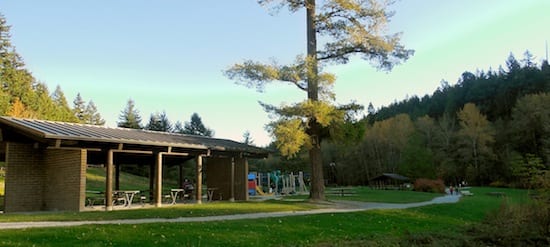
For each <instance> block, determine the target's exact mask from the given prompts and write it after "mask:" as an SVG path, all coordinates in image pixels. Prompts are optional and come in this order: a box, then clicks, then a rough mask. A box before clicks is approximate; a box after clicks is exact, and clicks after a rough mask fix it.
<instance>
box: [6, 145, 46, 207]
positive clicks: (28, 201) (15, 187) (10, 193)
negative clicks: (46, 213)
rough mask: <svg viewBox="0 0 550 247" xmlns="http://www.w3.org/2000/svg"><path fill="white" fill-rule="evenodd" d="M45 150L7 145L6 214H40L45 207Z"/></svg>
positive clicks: (28, 146) (29, 146)
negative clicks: (30, 212) (34, 212)
mask: <svg viewBox="0 0 550 247" xmlns="http://www.w3.org/2000/svg"><path fill="white" fill-rule="evenodd" d="M42 158H43V151H42V150H40V149H35V148H33V145H32V144H23V143H7V146H6V167H7V168H6V169H7V171H6V184H5V205H4V210H5V212H26V211H40V210H43V209H44V208H45V205H44V200H43V197H42V195H43V193H44V181H45V179H46V178H45V172H44V170H45V169H44V166H43V165H42V164H43V162H42Z"/></svg>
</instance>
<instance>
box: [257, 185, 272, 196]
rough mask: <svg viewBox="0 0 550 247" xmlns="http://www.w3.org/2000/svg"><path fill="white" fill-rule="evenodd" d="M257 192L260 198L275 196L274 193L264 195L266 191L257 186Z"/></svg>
mask: <svg viewBox="0 0 550 247" xmlns="http://www.w3.org/2000/svg"><path fill="white" fill-rule="evenodd" d="M256 192H258V195H260V196H271V195H273V193H271V194H266V193H264V191H263V190H262V187H260V186H257V185H256Z"/></svg>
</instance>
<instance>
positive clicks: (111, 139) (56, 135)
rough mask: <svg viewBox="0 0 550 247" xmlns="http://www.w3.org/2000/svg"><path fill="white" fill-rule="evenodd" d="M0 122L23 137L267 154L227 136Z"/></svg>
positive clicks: (30, 121)
mask: <svg viewBox="0 0 550 247" xmlns="http://www.w3.org/2000/svg"><path fill="white" fill-rule="evenodd" d="M0 125H5V126H9V127H12V128H14V129H15V130H17V131H19V132H22V133H24V134H26V135H27V136H30V137H32V138H38V139H51V140H70V141H85V142H92V143H114V144H133V145H144V146H160V147H179V148H188V149H198V150H214V151H228V152H246V153H252V154H261V155H267V153H268V152H267V151H266V150H265V149H263V148H258V147H255V146H251V145H247V144H244V143H240V142H236V141H232V140H227V139H218V138H211V137H204V136H195V135H185V134H177V133H168V132H159V131H148V130H141V129H127V128H110V127H104V126H97V125H87V124H77V123H66V122H56V121H45V120H36V119H22V118H13V117H5V116H2V117H0ZM0 128H1V127H0Z"/></svg>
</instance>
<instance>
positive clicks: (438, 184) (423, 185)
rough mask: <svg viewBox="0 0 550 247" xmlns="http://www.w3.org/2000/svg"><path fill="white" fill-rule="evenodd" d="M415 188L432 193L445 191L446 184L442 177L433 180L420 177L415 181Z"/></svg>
mask: <svg viewBox="0 0 550 247" xmlns="http://www.w3.org/2000/svg"><path fill="white" fill-rule="evenodd" d="M414 190H415V191H423V192H431V193H445V184H444V183H443V180H441V179H437V180H432V179H427V178H419V179H417V180H416V181H414Z"/></svg>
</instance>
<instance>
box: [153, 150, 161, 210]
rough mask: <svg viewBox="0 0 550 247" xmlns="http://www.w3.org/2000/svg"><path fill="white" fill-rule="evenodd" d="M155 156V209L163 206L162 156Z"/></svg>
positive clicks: (156, 154)
mask: <svg viewBox="0 0 550 247" xmlns="http://www.w3.org/2000/svg"><path fill="white" fill-rule="evenodd" d="M154 156H155V167H156V173H155V175H156V176H155V183H156V184H155V207H161V206H162V154H161V153H159V152H155V153H154Z"/></svg>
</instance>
